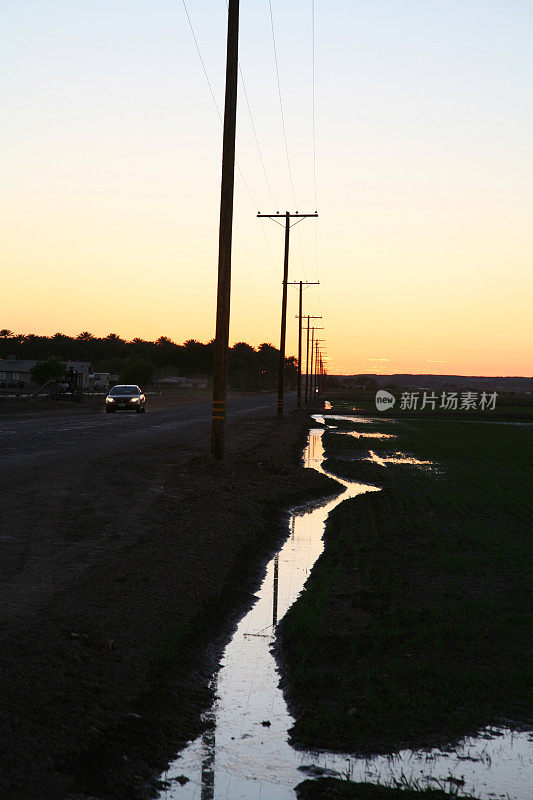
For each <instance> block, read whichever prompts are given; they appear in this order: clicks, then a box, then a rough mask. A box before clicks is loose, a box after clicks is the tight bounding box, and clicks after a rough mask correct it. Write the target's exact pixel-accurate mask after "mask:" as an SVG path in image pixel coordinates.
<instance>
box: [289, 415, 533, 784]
mask: <svg viewBox="0 0 533 800" xmlns="http://www.w3.org/2000/svg"><path fill="white" fill-rule="evenodd" d="M339 425H340V426H342V427H340V428H339V430H343V431H345V432H346V431H349V430H350V428H352V429H353V430H355V431H359V432H368V433H372V432H373V433H376V432H379V431H382V432H384V433H388V434H391V433H392V434H394V435H395V437H396V438H391V439H378V438H366V437H361V438H354V437H353V436H348V435H339V433H338V432H334V431H328V432H326V434H325V435H324V444H325V448H326V455H327V461H326V463H325V467H326V469H328V470H330V471H331V472H333V473H335V474H337V475H340V476H344V477H346V478H350V479H354V480H360V481H361V482H367V483H372V484H374V485H376V486H381V487H383V491H382V492H373V493H369V494H367V495H363V496H361V497H357V498H354V499H351V500H348V501H346V502H344V503H342V504H341V505H339V506H338V507H337V508H336V509H335V510H334V511H333V512H332V514H331V515H330V517H329V520H328V524H327V528H326V534H325V551H324V553H323V555H322V556H321V558H320V559H319V561H318V562H317V564H316V565H315V567H314V569H313V572H312V574H311V577H310V579H309V581H308V583H307V585H306V588H305V591H304V592H303V594H302V595H301V596H300V598H299V600H298V601H297V602H296V604H295V605H294V606H293V607H292V608H291V610H290V611H289V612H288V613H287V615H286V616H285V618H284V619H283V620H282V622H281V624H280V626H279V628H278V632H279V638H280V653H281V657H282V662H283V665H284V674H285V677H286V679H287V686H288V697H289V700H290V706H291V710H292V712H293V714H294V715H295V717H296V723H295V726H294V728H293V730H292V738H293V741H295V742H296V743H300V744H303V745H306V746H314V747H324V748H331V749H336V750H345V751H350V752H359V753H377V752H391V751H395V750H398V749H400V748H403V747H412V748H417V747H424V746H432V745H442V744H444V743H449V742H453V741H454V740H457V739H458V738H459V737H461V736H462V735H465V734H467V733H474V732H476V731H477V730H479V729H480V728H481V727H482V726H484V725H486V724H489V723H498V722H500V723H504V724H507V725H511V726H512V725H516V726H521V725H526V726H527V725H531V721H532V714H531V707H530V698H531V696H532V693H531V689H532V687H531V664H532V661H533V660H532V657H531V636H530V635H531V612H530V609H531V599H532V597H531V593H532V592H531V586H532V584H531V579H530V569H529V567H530V560H531V544H530V541H531V527H532V526H531V519H532V512H533V492H532V483H533V427H531V426H527V425H498V424H484V423H480V422H475V421H473V420H463V419H457V418H456V419H442V418H438V417H434V418H431V417H429V418H421V419H415V420H412V419H410V420H396V421H385V420H383V421H381V420H380V421H378V422H377V423H375V424H370V425H369V424H368V423H367V424H359V425H352V424H350V423H347V422H342V423H341V422H339ZM369 450H372V451H373V452H374V453H376V455H378V456H379V457H380V458H385V459H386V458H387V456H389V455H394V454H395V453H397V452H398V451H399V452H400V453H402V454H405V455H409V456H413V457H416V458H417V459H420V460H422V461H430V462H432V464H430V465H427V466H413V465H407V464H396V463H387V462H386V461H385V466H382V465H380V464H379V463H376V462H374V461H369V460H366V458H367V457H368V453H369ZM354 796H355V795H354ZM361 796H364V795H361Z"/></svg>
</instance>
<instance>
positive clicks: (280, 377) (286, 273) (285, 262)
mask: <svg viewBox="0 0 533 800" xmlns="http://www.w3.org/2000/svg"><path fill="white" fill-rule="evenodd" d="M257 216H258V217H268V219H274V220H277V219H278V218H279V217H284V218H285V256H284V259H283V296H282V300H281V336H280V343H279V369H278V417H282V416H283V383H284V379H285V336H286V332H287V283H288V280H289V235H290V229H291V227H292V226H291V219H293V218H296V219H298V222H301V221H302V219H304V218H305V217H318V214H317V212H316V211H315V213H314V214H300V213H298V211H296V212H295V213H294V214H291V213H290V211H286V212H285V214H279V213H276V214H258V215H257ZM298 222H295V223H294V224H295V225H297V224H298Z"/></svg>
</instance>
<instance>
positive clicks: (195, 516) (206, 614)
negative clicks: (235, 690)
mask: <svg viewBox="0 0 533 800" xmlns="http://www.w3.org/2000/svg"><path fill="white" fill-rule="evenodd" d="M308 424H309V417H308V415H307V414H305V413H303V412H301V413H293V414H291V415H290V416H288V417H287V418H285V419H284V420H282V421H279V420H276V419H265V418H252V419H242V418H241V419H240V420H238V422H235V423H234V425H233V426H232V427H230V434H231V435H230V437H229V442H230V446H229V453H228V458H227V462H226V464H225V465H221V464H217V463H214V462H212V461H211V459H210V458H209V457H208V456H207V455H206V449H207V442H206V441H204V440H205V438H206V436H205V432H202V433H201V434H199V438H197V439H196V441H195V440H194V437H191V436H190V437H189V443H188V445H187V446H184V445H183V443H180V446H179V447H177V446H176V443H175V441H173V440H172V439H170V440H169V441H168V442H167V443H166V444H165V445H161V444H160V443H158V444H154V443H151V444H143V445H142V446H139V445H138V444H137V445H134V444H131V445H126V446H125V447H126V449H124V450H123V451H122V452H120V453H115V454H113V455H110V456H109V457H108V458H106V459H103V458H101V457H98V456H97V455H96V454H94V455H93V456H92V457H89V458H82V457H81V455H78V456H77V457H75V456H72V457H70V456H69V459H68V460H67V461H66V462H65V463H64V464H63V465H61V466H60V467H55V468H54V469H53V470H51V469H49V470H47V469H45V468H43V470H42V473H41V474H40V475H39V476H38V478H36V477H35V472H32V474H31V479H30V478H29V477H28V480H26V482H24V481H22V482H21V483H20V485H19V486H17V487H16V488H15V489H13V488H12V489H11V490H10V492H11V493H10V496H9V503H7V505H6V507H5V508H4V509H3V515H2V517H3V519H2V526H3V533H2V537H1V538H0V546H2V545H3V543H4V542H3V541H2V540H4V539H5V540H6V543H8V540H13V539H16V538H17V537H18V536H22V537H24V536H26V537H28V545H27V548H26V549H23V550H21V549H20V548H18V549H17V548H11V549H10V548H9V547H8V548H7V551H6V552H7V554H8V556H9V557H6V559H5V560H4V566H3V572H2V582H1V583H0V601H1V603H2V609H3V610H2V617H1V619H0V652H1V656H0V665H1V686H2V714H1V717H0V751H1V753H2V757H1V763H0V795H1V796H2V797H4V798H10V800H22V799H24V800H33V799H34V798H35V800H37V798H38V799H39V800H47V799H48V798H50V799H51V798H53V799H54V800H60V799H61V798H66V797H69V798H81V797H86V798H88V797H89V796H90V797H98V798H101V799H102V800H111V798H113V800H120V798H128V800H135V798H148V797H151V796H153V794H154V791H155V789H156V788H157V786H158V782H157V775H159V774H160V773H161V772H162V771H163V770H164V768H165V766H166V765H167V764H168V762H169V760H170V759H171V758H172V757H173V756H174V755H175V754H176V752H177V751H178V749H179V748H180V747H181V746H182V745H183V744H184V743H185V742H186V741H187V740H189V739H190V738H193V737H194V736H196V735H197V734H198V733H199V732H200V730H201V720H200V712H201V711H202V709H204V708H206V706H207V705H208V704H209V702H210V699H211V693H210V689H209V680H210V677H211V675H212V673H213V670H214V669H215V667H216V665H217V663H218V660H219V658H220V656H221V653H222V650H223V647H224V645H225V643H226V642H227V640H228V638H229V637H230V635H231V632H232V630H233V629H234V627H235V625H236V622H237V620H238V618H239V616H240V614H241V613H242V612H243V611H244V610H245V609H246V608H247V607H249V605H250V603H251V602H252V601H253V592H254V590H255V588H256V587H257V585H258V582H259V579H260V577H261V574H262V572H263V571H264V566H265V565H266V562H267V560H268V558H269V557H270V555H271V553H272V552H273V551H274V549H275V547H276V545H277V544H278V543H279V541H280V539H282V538H283V536H284V535H285V534H286V527H285V526H286V520H285V517H284V513H283V509H288V508H290V506H291V505H294V504H297V503H300V502H302V501H304V500H305V499H307V498H311V497H316V496H321V495H324V494H327V493H328V492H329V491H331V483H330V481H329V480H328V479H327V478H326V477H324V476H322V475H319V474H318V473H316V472H314V471H313V470H309V469H303V467H302V466H301V461H300V453H301V448H302V446H303V444H304V440H305V434H306V431H307V428H308ZM128 448H129V449H128ZM28 531H30V532H31V537H30V536H29V533H28ZM30 539H31V541H30Z"/></svg>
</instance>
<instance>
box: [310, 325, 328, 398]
mask: <svg viewBox="0 0 533 800" xmlns="http://www.w3.org/2000/svg"><path fill="white" fill-rule="evenodd" d="M323 341H325V340H324V339H315V368H314V374H313V380H312V382H311V385H312V387H313V397H314V395H315V394H316V392H317V389H318V359H319V357H320V352H319V347H318V345H319V344H320V342H323Z"/></svg>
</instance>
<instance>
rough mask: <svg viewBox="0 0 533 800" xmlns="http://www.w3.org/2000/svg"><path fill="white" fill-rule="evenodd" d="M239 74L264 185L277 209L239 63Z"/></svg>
mask: <svg viewBox="0 0 533 800" xmlns="http://www.w3.org/2000/svg"><path fill="white" fill-rule="evenodd" d="M239 74H240V76H241V83H242V88H243V91H244V97H245V99H246V105H247V107H248V114H249V116H250V123H251V125H252V131H253V133H254V139H255V144H256V146H257V153H258V155H259V161H260V162H261V166H262V168H263V174H264V176H265V181H266V185H267V187H268V191H269V192H270V197H271V198H272V202H273V203H274V208H278V204H277V202H276V198H275V197H274V192H273V191H272V187H271V185H270V181H269V179H268V173H267V171H266V167H265V162H264V159H263V154H262V152H261V147H260V145H259V137H258V136H257V130H256V127H255V123H254V118H253V114H252V107H251V105H250V100H249V98H248V92H247V90H246V83H245V82H244V75H243V72H242V67H241V65H240V63H239Z"/></svg>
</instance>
